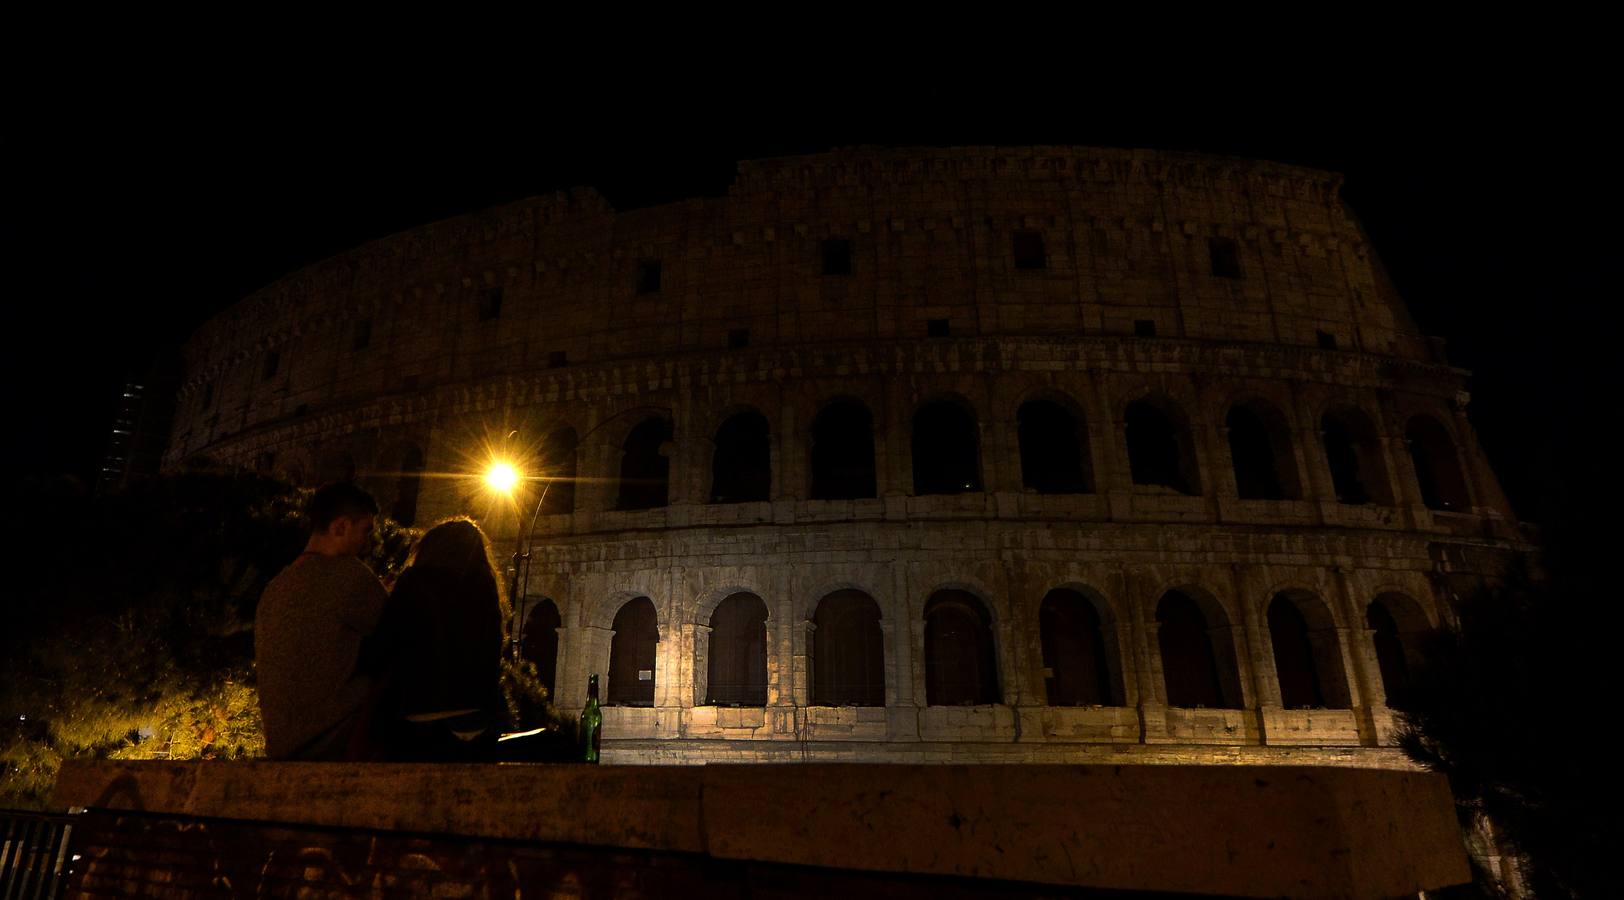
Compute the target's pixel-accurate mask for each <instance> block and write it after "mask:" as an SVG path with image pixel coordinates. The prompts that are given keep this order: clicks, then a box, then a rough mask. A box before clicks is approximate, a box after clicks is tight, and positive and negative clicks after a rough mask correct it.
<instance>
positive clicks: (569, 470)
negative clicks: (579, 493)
mask: <svg viewBox="0 0 1624 900" xmlns="http://www.w3.org/2000/svg"><path fill="white" fill-rule="evenodd" d="M579 443H580V442H579V440H577V438H576V436H575V429H573V428H560V429H558V430H557V431H554V432H553V433H552V434H549V435H547V440H545V441H543V442H542V445H541V452H540V454H539V456H540V464H541V473H542V475H543V476H544V477H546V478H547V479H548V481H547V484H546V488H545V490H546V491H547V495H546V496H545V497H544V498H543V499H542V507H541V512H542V515H549V516H550V515H560V514H562V513H570V512H574V511H575V475H576V472H577V467H578V465H579V463H578V457H577V453H576V451H577V449H578V445H579Z"/></svg>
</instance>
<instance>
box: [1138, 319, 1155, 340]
mask: <svg viewBox="0 0 1624 900" xmlns="http://www.w3.org/2000/svg"><path fill="white" fill-rule="evenodd" d="M1133 333H1134V336H1135V337H1155V336H1156V323H1155V322H1152V321H1151V320H1150V319H1134V320H1133Z"/></svg>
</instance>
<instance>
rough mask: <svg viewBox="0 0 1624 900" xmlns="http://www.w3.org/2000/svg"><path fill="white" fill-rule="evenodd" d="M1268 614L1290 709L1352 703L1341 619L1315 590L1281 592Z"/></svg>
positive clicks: (1272, 644) (1282, 690) (1276, 662)
mask: <svg viewBox="0 0 1624 900" xmlns="http://www.w3.org/2000/svg"><path fill="white" fill-rule="evenodd" d="M1268 619H1269V646H1270V648H1271V649H1273V651H1274V671H1275V676H1276V677H1277V678H1278V680H1279V683H1280V704H1281V705H1282V706H1284V707H1286V708H1287V709H1308V708H1313V707H1330V708H1332V709H1347V708H1348V707H1349V706H1351V705H1352V703H1351V702H1350V699H1349V694H1348V682H1347V677H1346V674H1345V672H1344V670H1343V667H1342V648H1341V646H1340V644H1339V643H1338V641H1337V637H1336V624H1335V622H1334V621H1333V620H1332V619H1331V614H1330V611H1329V610H1327V609H1326V608H1325V604H1324V603H1322V602H1321V601H1320V600H1319V598H1317V597H1314V596H1313V595H1311V594H1302V593H1289V594H1288V593H1282V594H1277V595H1275V598H1274V600H1272V601H1271V602H1270V603H1269V614H1268Z"/></svg>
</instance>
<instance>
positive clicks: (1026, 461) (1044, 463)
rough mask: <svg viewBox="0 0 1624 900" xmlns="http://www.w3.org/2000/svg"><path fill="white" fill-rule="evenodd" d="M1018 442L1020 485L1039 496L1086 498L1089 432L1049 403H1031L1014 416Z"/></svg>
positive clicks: (1058, 405)
mask: <svg viewBox="0 0 1624 900" xmlns="http://www.w3.org/2000/svg"><path fill="white" fill-rule="evenodd" d="M1015 419H1016V422H1017V424H1018V430H1019V433H1020V442H1021V482H1022V484H1024V485H1025V486H1026V487H1028V488H1031V489H1032V490H1034V491H1037V492H1038V493H1040V494H1086V493H1088V492H1089V491H1090V490H1092V483H1091V482H1092V479H1091V478H1090V477H1089V474H1090V472H1089V469H1090V467H1089V460H1088V432H1087V430H1086V429H1085V428H1084V427H1083V423H1082V422H1081V421H1080V420H1079V419H1078V418H1077V417H1076V416H1074V415H1072V413H1071V411H1070V410H1068V409H1066V408H1065V407H1064V406H1061V405H1060V404H1058V403H1055V402H1054V401H1052V400H1032V401H1030V402H1027V403H1024V404H1022V405H1021V408H1020V409H1019V410H1018V411H1017V412H1016V413H1015Z"/></svg>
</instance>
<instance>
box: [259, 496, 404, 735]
mask: <svg viewBox="0 0 1624 900" xmlns="http://www.w3.org/2000/svg"><path fill="white" fill-rule="evenodd" d="M377 515H378V502H377V501H376V500H374V499H373V498H372V495H371V494H368V493H367V492H366V491H364V490H362V489H361V488H359V487H356V486H355V485H353V484H350V483H348V482H339V483H334V484H329V485H325V486H323V487H322V488H320V489H319V490H317V491H316V493H315V496H313V497H312V498H311V500H310V508H309V510H308V516H309V519H310V540H309V542H308V543H307V544H306V545H305V551H304V553H302V554H300V555H299V558H298V559H296V560H294V561H293V563H292V564H290V565H289V566H288V567H287V568H286V569H283V570H282V571H281V572H280V573H279V574H277V576H276V577H275V578H273V579H271V582H270V583H269V584H267V585H266V586H265V592H264V594H263V595H262V596H261V597H260V601H259V612H258V615H257V616H256V621H255V623H254V666H255V668H256V669H257V670H258V673H259V709H260V714H261V716H262V717H263V718H264V720H265V750H266V754H267V755H268V756H270V758H272V759H285V760H343V759H354V758H360V754H359V753H358V751H352V750H351V748H352V745H354V746H360V745H361V743H362V741H358V740H357V738H358V737H359V738H361V739H362V740H364V735H361V736H358V735H357V734H356V731H357V727H358V725H359V724H360V721H361V719H362V717H363V713H364V711H365V709H366V707H367V700H368V695H369V693H370V691H371V688H372V679H371V677H369V676H368V675H367V674H366V673H364V672H362V671H360V669H359V668H358V666H357V660H358V657H359V655H360V650H361V644H362V641H363V640H364V639H365V638H367V637H368V636H369V635H371V634H372V633H373V631H374V630H375V629H376V628H377V627H378V619H379V617H380V616H381V615H382V614H383V608H384V602H385V601H386V600H387V599H388V595H387V594H386V593H385V592H384V589H383V585H382V584H380V583H379V581H378V578H377V576H375V575H373V574H372V570H371V569H368V568H367V566H366V564H365V563H363V562H361V560H360V559H359V558H358V557H359V555H360V553H361V552H362V551H364V550H365V549H366V547H367V542H368V540H369V538H370V537H371V535H372V526H373V523H374V522H375V521H376V519H377Z"/></svg>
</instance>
